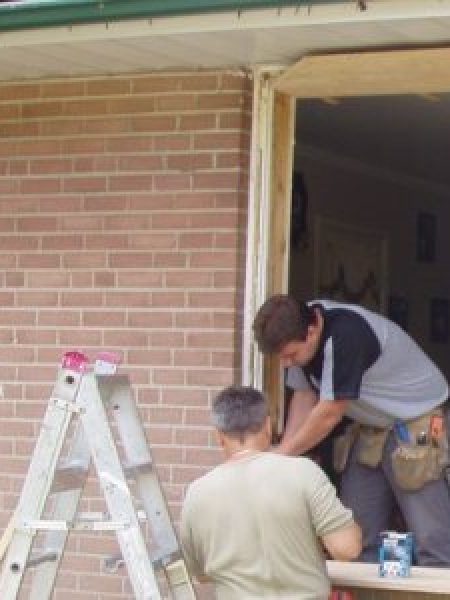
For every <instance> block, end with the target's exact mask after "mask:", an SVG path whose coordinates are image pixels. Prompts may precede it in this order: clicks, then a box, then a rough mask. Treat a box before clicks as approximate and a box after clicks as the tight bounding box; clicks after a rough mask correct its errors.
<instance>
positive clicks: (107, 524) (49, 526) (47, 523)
mask: <svg viewBox="0 0 450 600" xmlns="http://www.w3.org/2000/svg"><path fill="white" fill-rule="evenodd" d="M129 526H130V522H129V521H110V520H102V521H94V520H91V519H85V520H81V519H77V520H76V521H74V522H73V523H70V522H68V521H56V520H45V519H39V520H30V521H23V523H22V527H18V529H22V530H23V531H73V530H82V531H86V530H92V531H119V530H121V529H126V528H127V527H129Z"/></svg>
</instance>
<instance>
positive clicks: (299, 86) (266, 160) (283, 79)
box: [242, 48, 450, 432]
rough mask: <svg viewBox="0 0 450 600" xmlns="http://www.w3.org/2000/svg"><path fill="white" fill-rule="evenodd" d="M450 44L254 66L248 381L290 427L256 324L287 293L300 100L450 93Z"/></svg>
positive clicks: (275, 370) (275, 367)
mask: <svg viewBox="0 0 450 600" xmlns="http://www.w3.org/2000/svg"><path fill="white" fill-rule="evenodd" d="M449 65H450V48H415V49H406V50H405V49H393V50H384V51H362V50H361V51H357V52H351V53H336V54H322V55H314V56H305V57H304V58H302V59H301V60H300V61H298V62H297V63H296V64H294V65H292V66H289V67H286V68H262V69H257V70H255V71H254V104H253V127H252V149H251V166H250V196H249V222H248V240H247V242H248V243H247V275H246V277H247V278H246V290H245V293H246V296H245V312H244V337H243V344H244V346H243V370H242V372H243V380H244V382H245V383H247V384H251V385H254V386H256V387H258V388H259V389H264V390H265V392H266V393H267V395H268V397H269V399H270V405H271V414H272V419H273V423H274V425H275V427H276V429H277V430H278V432H281V429H282V425H283V418H284V415H283V406H284V402H283V399H284V381H283V376H282V371H281V369H280V365H279V361H278V360H277V359H276V357H265V358H264V359H263V357H261V355H260V353H259V351H258V350H257V348H255V344H254V341H253V336H252V331H251V323H252V320H253V317H254V315H255V313H256V311H257V309H258V308H259V306H260V305H261V304H262V303H263V302H264V301H265V300H266V298H268V297H269V296H271V295H272V294H277V293H287V291H288V285H289V281H288V277H289V258H290V257H289V250H290V248H289V245H290V240H289V237H290V235H289V232H290V217H291V191H292V190H291V184H292V169H293V149H294V141H295V103H296V99H297V98H323V99H325V100H326V99H330V98H337V97H349V96H374V95H386V94H392V95H399V94H419V95H425V96H428V95H432V94H437V93H439V92H447V93H448V91H449V90H450V67H449Z"/></svg>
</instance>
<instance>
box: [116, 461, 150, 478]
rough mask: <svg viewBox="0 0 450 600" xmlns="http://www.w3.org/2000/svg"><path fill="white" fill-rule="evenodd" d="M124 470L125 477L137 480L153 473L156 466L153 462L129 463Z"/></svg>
mask: <svg viewBox="0 0 450 600" xmlns="http://www.w3.org/2000/svg"><path fill="white" fill-rule="evenodd" d="M123 470H124V471H125V475H126V476H127V477H128V478H129V479H136V478H137V477H139V475H146V474H148V473H153V471H154V466H153V462H152V461H145V462H139V463H128V464H124V466H123Z"/></svg>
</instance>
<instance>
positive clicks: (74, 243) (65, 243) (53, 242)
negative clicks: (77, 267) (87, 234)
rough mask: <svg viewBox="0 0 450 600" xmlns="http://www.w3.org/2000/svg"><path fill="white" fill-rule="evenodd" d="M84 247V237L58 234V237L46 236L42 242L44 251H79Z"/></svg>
mask: <svg viewBox="0 0 450 600" xmlns="http://www.w3.org/2000/svg"><path fill="white" fill-rule="evenodd" d="M82 247H83V236H82V235H68V234H61V233H59V232H57V234H56V235H53V236H51V237H50V236H46V237H44V238H43V240H42V249H43V250H77V249H78V250H79V249H81V248H82Z"/></svg>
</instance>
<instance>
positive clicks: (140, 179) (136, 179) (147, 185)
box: [108, 174, 153, 192]
mask: <svg viewBox="0 0 450 600" xmlns="http://www.w3.org/2000/svg"><path fill="white" fill-rule="evenodd" d="M108 189H109V190H110V191H112V192H117V191H123V190H126V191H132V190H142V191H147V190H151V189H153V176H152V175H148V174H147V175H110V176H109V177H108Z"/></svg>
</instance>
